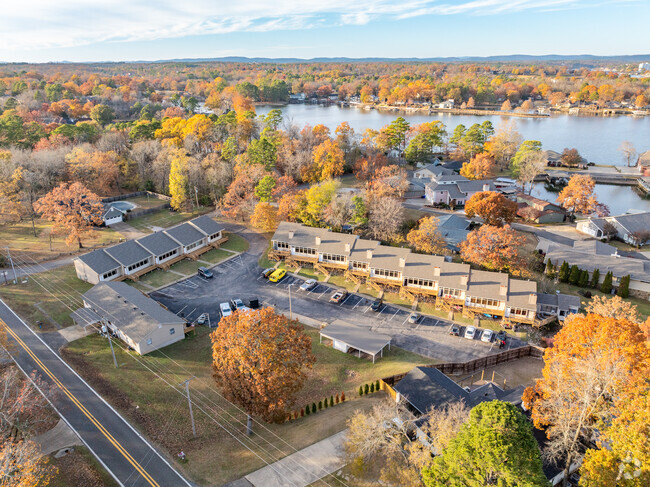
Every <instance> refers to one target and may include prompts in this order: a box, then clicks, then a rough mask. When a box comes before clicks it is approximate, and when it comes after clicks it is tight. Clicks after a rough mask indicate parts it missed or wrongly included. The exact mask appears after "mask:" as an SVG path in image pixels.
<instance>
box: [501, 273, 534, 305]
mask: <svg viewBox="0 0 650 487" xmlns="http://www.w3.org/2000/svg"><path fill="white" fill-rule="evenodd" d="M508 306H511V307H513V308H520V309H527V310H532V311H536V310H537V283H536V282H535V281H523V280H521V279H510V289H508Z"/></svg>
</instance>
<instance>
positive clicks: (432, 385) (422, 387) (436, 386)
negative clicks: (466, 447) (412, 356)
mask: <svg viewBox="0 0 650 487" xmlns="http://www.w3.org/2000/svg"><path fill="white" fill-rule="evenodd" d="M393 389H395V390H396V391H397V392H399V393H400V394H401V395H402V396H404V398H405V399H406V400H408V402H409V403H411V405H412V406H413V407H414V408H415V409H417V410H418V411H419V412H420V413H422V414H426V413H427V412H428V411H429V409H431V408H433V407H435V408H441V407H443V406H445V405H446V404H449V403H453V402H456V401H461V400H462V401H465V403H466V404H467V405H468V406H469V405H470V396H469V393H468V392H467V391H465V389H463V388H462V387H460V386H459V385H458V384H456V383H455V382H454V381H453V380H451V379H450V378H449V377H447V376H446V375H445V374H443V373H442V372H440V371H439V370H438V369H435V368H432V367H415V368H414V369H411V371H410V372H409V373H408V374H406V375H405V376H404V378H403V379H402V380H400V381H399V382H398V383H397V384H395V385H394V386H393Z"/></svg>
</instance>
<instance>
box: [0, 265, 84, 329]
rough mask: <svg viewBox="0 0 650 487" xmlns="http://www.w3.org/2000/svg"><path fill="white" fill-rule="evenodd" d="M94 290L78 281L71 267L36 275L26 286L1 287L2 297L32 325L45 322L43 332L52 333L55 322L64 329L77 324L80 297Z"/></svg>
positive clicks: (31, 277) (11, 285) (0, 293)
mask: <svg viewBox="0 0 650 487" xmlns="http://www.w3.org/2000/svg"><path fill="white" fill-rule="evenodd" d="M91 287H93V286H92V284H88V283H87V282H84V281H81V280H80V279H78V278H77V274H76V272H75V269H74V266H73V265H72V264H69V265H66V266H64V267H59V268H58V269H53V270H50V271H46V272H42V273H39V274H34V275H32V276H30V277H29V279H27V282H26V283H24V284H23V283H22V281H20V284H10V285H7V286H0V297H2V299H3V300H4V301H5V302H6V303H7V305H9V306H10V307H11V308H12V309H13V310H14V311H15V312H16V313H18V314H19V315H20V316H21V317H23V318H24V319H25V320H26V321H28V322H29V323H30V324H32V325H35V323H36V321H42V322H43V330H44V331H47V330H49V331H51V330H54V329H55V324H54V322H53V320H54V321H56V322H57V323H58V324H59V325H60V326H63V327H65V326H70V325H72V324H73V322H72V318H70V313H71V312H72V311H74V310H76V309H77V308H80V307H82V306H83V302H82V300H81V298H80V294H82V293H85V292H86V291H88V290H89V289H90V288H91ZM39 308H41V309H42V310H43V311H41V310H40V309H39ZM70 308H72V309H70ZM46 315H47V316H46ZM48 316H49V318H48Z"/></svg>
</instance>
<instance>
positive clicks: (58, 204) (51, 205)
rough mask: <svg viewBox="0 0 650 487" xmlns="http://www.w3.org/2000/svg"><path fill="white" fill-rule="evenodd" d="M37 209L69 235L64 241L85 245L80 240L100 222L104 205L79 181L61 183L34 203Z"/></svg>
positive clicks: (57, 227) (60, 230) (58, 228)
mask: <svg viewBox="0 0 650 487" xmlns="http://www.w3.org/2000/svg"><path fill="white" fill-rule="evenodd" d="M34 209H35V210H36V211H37V212H38V213H40V214H41V215H42V217H43V218H45V219H46V220H50V221H51V222H54V231H55V232H57V233H61V234H64V235H66V239H65V242H66V244H68V245H70V244H72V243H73V242H77V243H78V244H79V248H82V245H81V239H82V238H83V237H86V236H88V235H90V234H91V233H92V228H93V226H94V225H101V223H102V215H103V213H104V207H103V205H102V202H101V200H100V198H99V196H97V195H96V194H94V193H92V192H90V191H89V190H88V189H87V188H86V187H85V186H83V185H82V184H80V183H71V184H68V183H62V184H60V185H59V186H57V187H56V188H54V189H53V190H52V191H50V192H49V193H48V194H46V195H45V196H43V197H42V198H40V199H39V200H38V201H36V202H35V203H34Z"/></svg>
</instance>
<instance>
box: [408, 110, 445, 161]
mask: <svg viewBox="0 0 650 487" xmlns="http://www.w3.org/2000/svg"><path fill="white" fill-rule="evenodd" d="M411 132H412V133H413V134H415V135H414V136H413V137H412V138H411V140H410V142H409V144H408V147H407V148H406V151H405V152H404V157H405V158H406V160H407V161H408V162H419V161H425V162H426V161H428V160H430V159H431V158H432V157H433V154H434V153H435V152H436V151H439V150H440V148H441V147H442V146H443V144H444V138H445V136H446V135H447V131H446V130H445V125H444V124H443V123H442V122H440V121H437V120H436V121H434V122H426V123H423V124H420V125H416V126H415V127H413V128H412V129H411Z"/></svg>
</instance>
